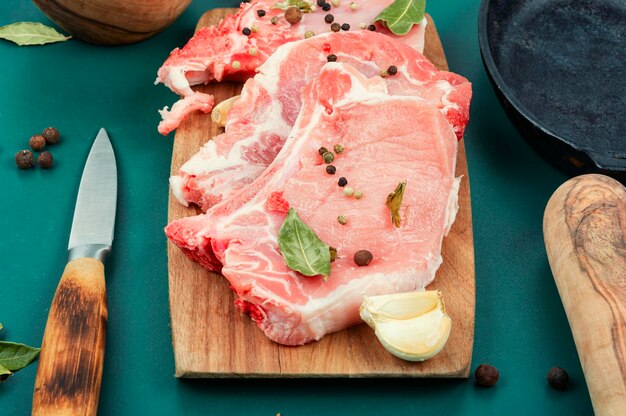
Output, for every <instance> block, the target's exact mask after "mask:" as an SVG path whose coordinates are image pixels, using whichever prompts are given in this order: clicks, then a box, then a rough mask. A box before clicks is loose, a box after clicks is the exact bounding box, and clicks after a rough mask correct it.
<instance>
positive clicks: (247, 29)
mask: <svg viewBox="0 0 626 416" xmlns="http://www.w3.org/2000/svg"><path fill="white" fill-rule="evenodd" d="M241 33H243V34H244V35H246V36H250V34H251V33H252V31H251V30H250V28H249V27H244V28H243V29H242V30H241Z"/></svg>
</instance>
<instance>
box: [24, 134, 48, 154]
mask: <svg viewBox="0 0 626 416" xmlns="http://www.w3.org/2000/svg"><path fill="white" fill-rule="evenodd" d="M28 145H29V146H30V148H31V149H33V150H34V151H35V152H38V151H40V150H41V149H43V148H44V147H45V146H46V139H44V137H43V136H42V135H41V134H36V135H34V136H33V137H31V138H30V140H29V141H28Z"/></svg>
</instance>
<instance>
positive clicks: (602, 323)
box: [543, 175, 626, 416]
mask: <svg viewBox="0 0 626 416" xmlns="http://www.w3.org/2000/svg"><path fill="white" fill-rule="evenodd" d="M543 234H544V239H545V243H546V250H547V252H548V259H549V260H550V267H551V268H552V273H553V274H554V280H555V282H556V285H557V287H558V289H559V294H560V295H561V300H562V301H563V306H564V307H565V312H566V313H567V319H568V320H569V324H570V326H571V328H572V333H573V335H574V341H575V342H576V349H577V350H578V355H579V357H580V361H581V363H582V367H583V371H584V373H585V378H586V380H587V386H588V388H589V394H590V395H591V401H592V402H593V409H594V412H595V414H596V415H599V416H604V415H616V416H617V415H625V414H626V189H625V188H624V187H623V186H622V185H621V184H620V183H619V182H617V181H616V180H614V179H611V178H609V177H607V176H603V175H583V176H578V177H576V178H573V179H570V180H569V181H567V182H565V183H564V184H563V185H561V187H559V189H557V190H556V192H555V193H554V195H552V198H550V201H549V202H548V205H547V207H546V211H545V214H544V217H543Z"/></svg>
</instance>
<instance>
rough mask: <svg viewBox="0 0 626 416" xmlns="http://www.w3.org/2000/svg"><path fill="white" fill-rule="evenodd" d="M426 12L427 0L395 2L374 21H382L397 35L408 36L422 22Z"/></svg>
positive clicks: (397, 0) (399, 0) (398, 0)
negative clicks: (414, 26)
mask: <svg viewBox="0 0 626 416" xmlns="http://www.w3.org/2000/svg"><path fill="white" fill-rule="evenodd" d="M425 11H426V0H395V1H394V2H393V3H391V4H390V5H389V6H388V7H387V8H386V9H384V10H383V11H382V12H380V14H379V15H378V16H376V17H375V18H374V21H375V22H378V21H379V20H381V21H382V22H383V25H384V26H386V27H387V29H389V30H390V31H391V32H392V33H394V34H396V35H406V34H407V33H409V30H411V28H412V27H413V25H415V24H418V23H419V22H421V21H422V19H423V18H424V13H425Z"/></svg>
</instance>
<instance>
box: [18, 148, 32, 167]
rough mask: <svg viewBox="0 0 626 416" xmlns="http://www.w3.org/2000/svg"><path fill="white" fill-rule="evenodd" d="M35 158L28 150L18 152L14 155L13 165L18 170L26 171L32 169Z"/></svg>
mask: <svg viewBox="0 0 626 416" xmlns="http://www.w3.org/2000/svg"><path fill="white" fill-rule="evenodd" d="M34 161H35V158H34V157H33V152H31V151H30V150H20V151H19V152H17V153H16V154H15V164H16V165H17V167H18V168H20V169H28V168H32V167H33V163H34Z"/></svg>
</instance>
